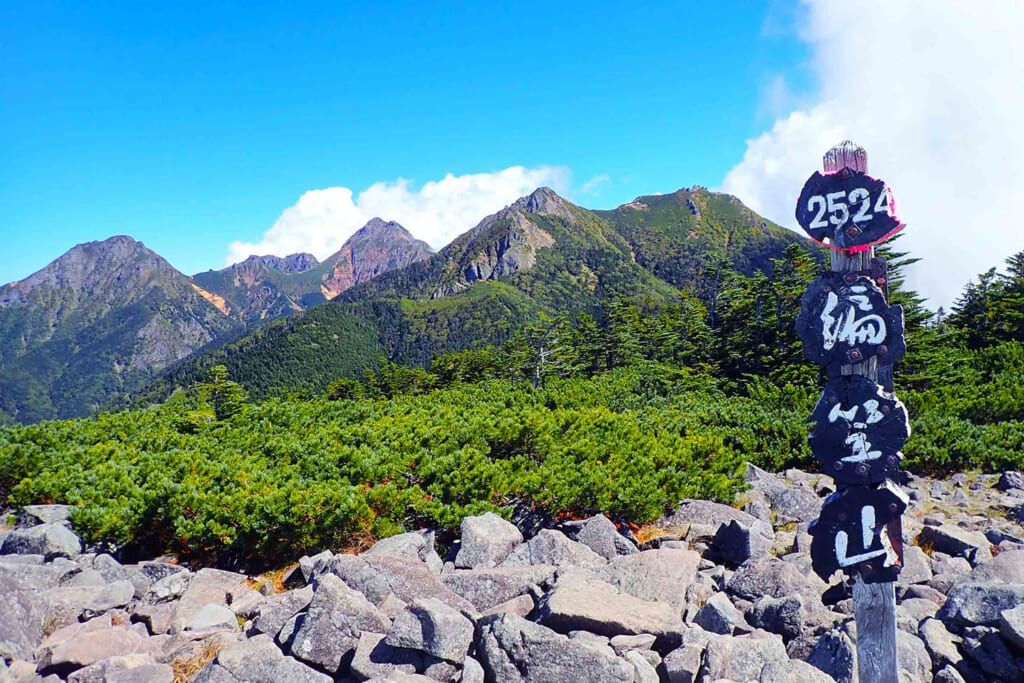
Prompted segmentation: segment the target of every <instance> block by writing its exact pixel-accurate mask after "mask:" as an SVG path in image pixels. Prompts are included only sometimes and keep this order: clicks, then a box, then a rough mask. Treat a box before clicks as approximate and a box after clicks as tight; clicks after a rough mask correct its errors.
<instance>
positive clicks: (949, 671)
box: [932, 665, 967, 683]
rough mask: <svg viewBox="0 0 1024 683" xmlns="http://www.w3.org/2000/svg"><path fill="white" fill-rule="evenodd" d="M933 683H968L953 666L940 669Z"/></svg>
mask: <svg viewBox="0 0 1024 683" xmlns="http://www.w3.org/2000/svg"><path fill="white" fill-rule="evenodd" d="M932 683H967V682H966V681H965V680H964V677H963V676H961V675H960V672H959V671H957V670H956V669H954V668H953V667H952V666H949V665H946V666H944V667H942V668H941V669H939V671H938V672H937V673H936V674H935V678H933V679H932Z"/></svg>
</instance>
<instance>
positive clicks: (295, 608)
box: [255, 586, 313, 637]
mask: <svg viewBox="0 0 1024 683" xmlns="http://www.w3.org/2000/svg"><path fill="white" fill-rule="evenodd" d="M312 600H313V587H312V586H306V587H305V588H299V589H296V590H291V591H287V592H285V593H278V594H277V595H272V596H270V597H269V598H267V599H266V601H265V602H264V603H263V605H261V606H260V615H259V617H258V618H257V619H256V622H255V626H256V630H257V631H259V632H260V633H266V634H268V635H269V636H271V637H275V636H277V634H278V633H280V632H281V628H282V627H283V626H284V625H285V622H287V621H288V620H289V619H291V618H292V617H293V616H295V615H296V614H298V613H299V612H301V611H302V610H304V609H306V607H308V606H309V603H310V602H312Z"/></svg>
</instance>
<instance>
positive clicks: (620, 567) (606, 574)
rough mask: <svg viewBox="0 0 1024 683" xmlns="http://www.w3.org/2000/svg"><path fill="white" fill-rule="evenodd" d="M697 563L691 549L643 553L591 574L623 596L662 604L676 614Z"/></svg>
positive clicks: (624, 557) (698, 560)
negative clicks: (669, 607)
mask: <svg viewBox="0 0 1024 683" xmlns="http://www.w3.org/2000/svg"><path fill="white" fill-rule="evenodd" d="M699 563H700V555H698V554H697V553H695V552H694V551H692V550H685V549H674V548H664V549H659V550H645V551H643V552H640V553H636V554H635V555H626V556H619V557H617V558H615V559H614V560H612V561H611V562H610V563H608V565H607V566H605V567H602V568H599V569H597V570H595V574H596V575H597V576H598V578H600V579H602V580H603V581H605V582H607V583H610V584H611V585H613V586H615V587H616V588H618V589H619V590H620V591H621V592H623V593H626V594H628V595H632V596H633V597H635V598H639V599H641V600H646V601H648V602H663V603H666V604H668V605H669V606H671V607H672V609H673V610H675V611H676V612H677V613H680V612H681V611H682V609H683V608H684V607H685V606H686V591H687V589H688V588H689V586H690V585H691V584H692V583H694V581H695V580H696V578H697V565H698V564H699Z"/></svg>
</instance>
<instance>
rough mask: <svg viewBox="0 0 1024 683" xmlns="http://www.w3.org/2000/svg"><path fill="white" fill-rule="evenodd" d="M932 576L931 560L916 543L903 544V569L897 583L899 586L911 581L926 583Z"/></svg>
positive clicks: (908, 583)
mask: <svg viewBox="0 0 1024 683" xmlns="http://www.w3.org/2000/svg"><path fill="white" fill-rule="evenodd" d="M931 578H932V567H931V562H929V561H928V556H927V555H926V554H925V552H924V551H923V550H921V549H920V548H918V547H917V546H916V545H907V546H903V569H902V571H900V573H899V578H898V580H897V583H898V584H899V585H901V586H906V585H910V584H913V583H927V582H928V581H930V580H931Z"/></svg>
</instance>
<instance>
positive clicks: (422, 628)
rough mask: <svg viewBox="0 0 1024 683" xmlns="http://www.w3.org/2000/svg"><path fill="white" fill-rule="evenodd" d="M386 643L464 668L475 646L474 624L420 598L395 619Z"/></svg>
mask: <svg viewBox="0 0 1024 683" xmlns="http://www.w3.org/2000/svg"><path fill="white" fill-rule="evenodd" d="M386 642H387V644H388V645H390V646H392V647H404V648H406V649H410V650H420V651H422V652H426V653H427V654H429V655H432V656H434V657H437V658H439V659H444V660H447V661H449V662H454V663H456V664H461V663H462V660H463V659H465V657H466V653H467V652H469V646H470V644H471V643H472V642H473V622H472V621H470V620H469V619H467V618H466V617H465V616H463V615H462V614H461V613H460V612H459V611H458V610H456V609H454V608H452V607H450V606H448V605H446V604H445V603H443V602H441V601H440V600H435V599H433V598H419V599H417V600H414V601H413V603H412V604H411V605H409V606H408V607H407V608H406V609H405V611H404V612H402V613H401V614H399V615H398V616H397V617H396V618H395V621H394V623H393V624H391V628H390V629H389V630H388V633H387V639H386Z"/></svg>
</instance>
